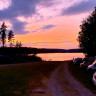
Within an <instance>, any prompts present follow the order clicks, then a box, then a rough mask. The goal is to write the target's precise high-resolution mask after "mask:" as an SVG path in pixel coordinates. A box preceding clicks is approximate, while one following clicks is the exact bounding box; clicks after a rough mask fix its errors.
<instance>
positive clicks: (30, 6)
mask: <svg viewBox="0 0 96 96" xmlns="http://www.w3.org/2000/svg"><path fill="white" fill-rule="evenodd" d="M39 2H40V0H28V1H27V0H12V1H11V5H10V6H9V7H8V8H7V9H4V10H0V20H4V21H5V20H6V19H8V20H10V21H11V23H12V25H13V31H14V32H15V34H25V33H27V32H25V31H24V26H25V24H26V23H24V22H20V21H18V20H16V17H17V16H24V17H28V16H30V15H32V14H35V13H36V5H37V4H38V3H39ZM5 23H6V22H5Z"/></svg>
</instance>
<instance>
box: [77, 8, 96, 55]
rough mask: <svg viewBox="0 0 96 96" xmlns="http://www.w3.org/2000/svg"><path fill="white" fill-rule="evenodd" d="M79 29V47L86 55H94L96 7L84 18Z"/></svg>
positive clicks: (95, 49)
mask: <svg viewBox="0 0 96 96" xmlns="http://www.w3.org/2000/svg"><path fill="white" fill-rule="evenodd" d="M80 29H81V31H80V32H79V36H78V41H79V46H80V48H81V49H83V52H84V53H85V54H86V55H88V56H96V8H95V10H94V11H93V12H92V13H91V15H90V16H88V17H87V19H86V20H83V22H82V25H80Z"/></svg>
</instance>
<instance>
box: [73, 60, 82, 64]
mask: <svg viewBox="0 0 96 96" xmlns="http://www.w3.org/2000/svg"><path fill="white" fill-rule="evenodd" d="M82 62H83V59H82V58H75V59H73V63H74V64H76V65H79V64H80V63H82Z"/></svg>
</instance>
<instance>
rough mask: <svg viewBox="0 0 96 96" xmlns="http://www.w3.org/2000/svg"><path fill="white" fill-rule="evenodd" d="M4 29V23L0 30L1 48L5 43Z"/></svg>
mask: <svg viewBox="0 0 96 96" xmlns="http://www.w3.org/2000/svg"><path fill="white" fill-rule="evenodd" d="M6 28H7V26H6V25H5V23H4V22H3V24H2V25H1V28H0V35H1V37H0V39H1V42H2V47H4V45H5V43H6V33H5V32H6Z"/></svg>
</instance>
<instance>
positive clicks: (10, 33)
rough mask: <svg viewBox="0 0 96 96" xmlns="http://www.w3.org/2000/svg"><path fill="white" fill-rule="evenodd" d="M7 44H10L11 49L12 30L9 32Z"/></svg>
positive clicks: (12, 41)
mask: <svg viewBox="0 0 96 96" xmlns="http://www.w3.org/2000/svg"><path fill="white" fill-rule="evenodd" d="M8 42H10V47H12V45H13V43H14V34H13V31H12V30H10V31H9V33H8Z"/></svg>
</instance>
